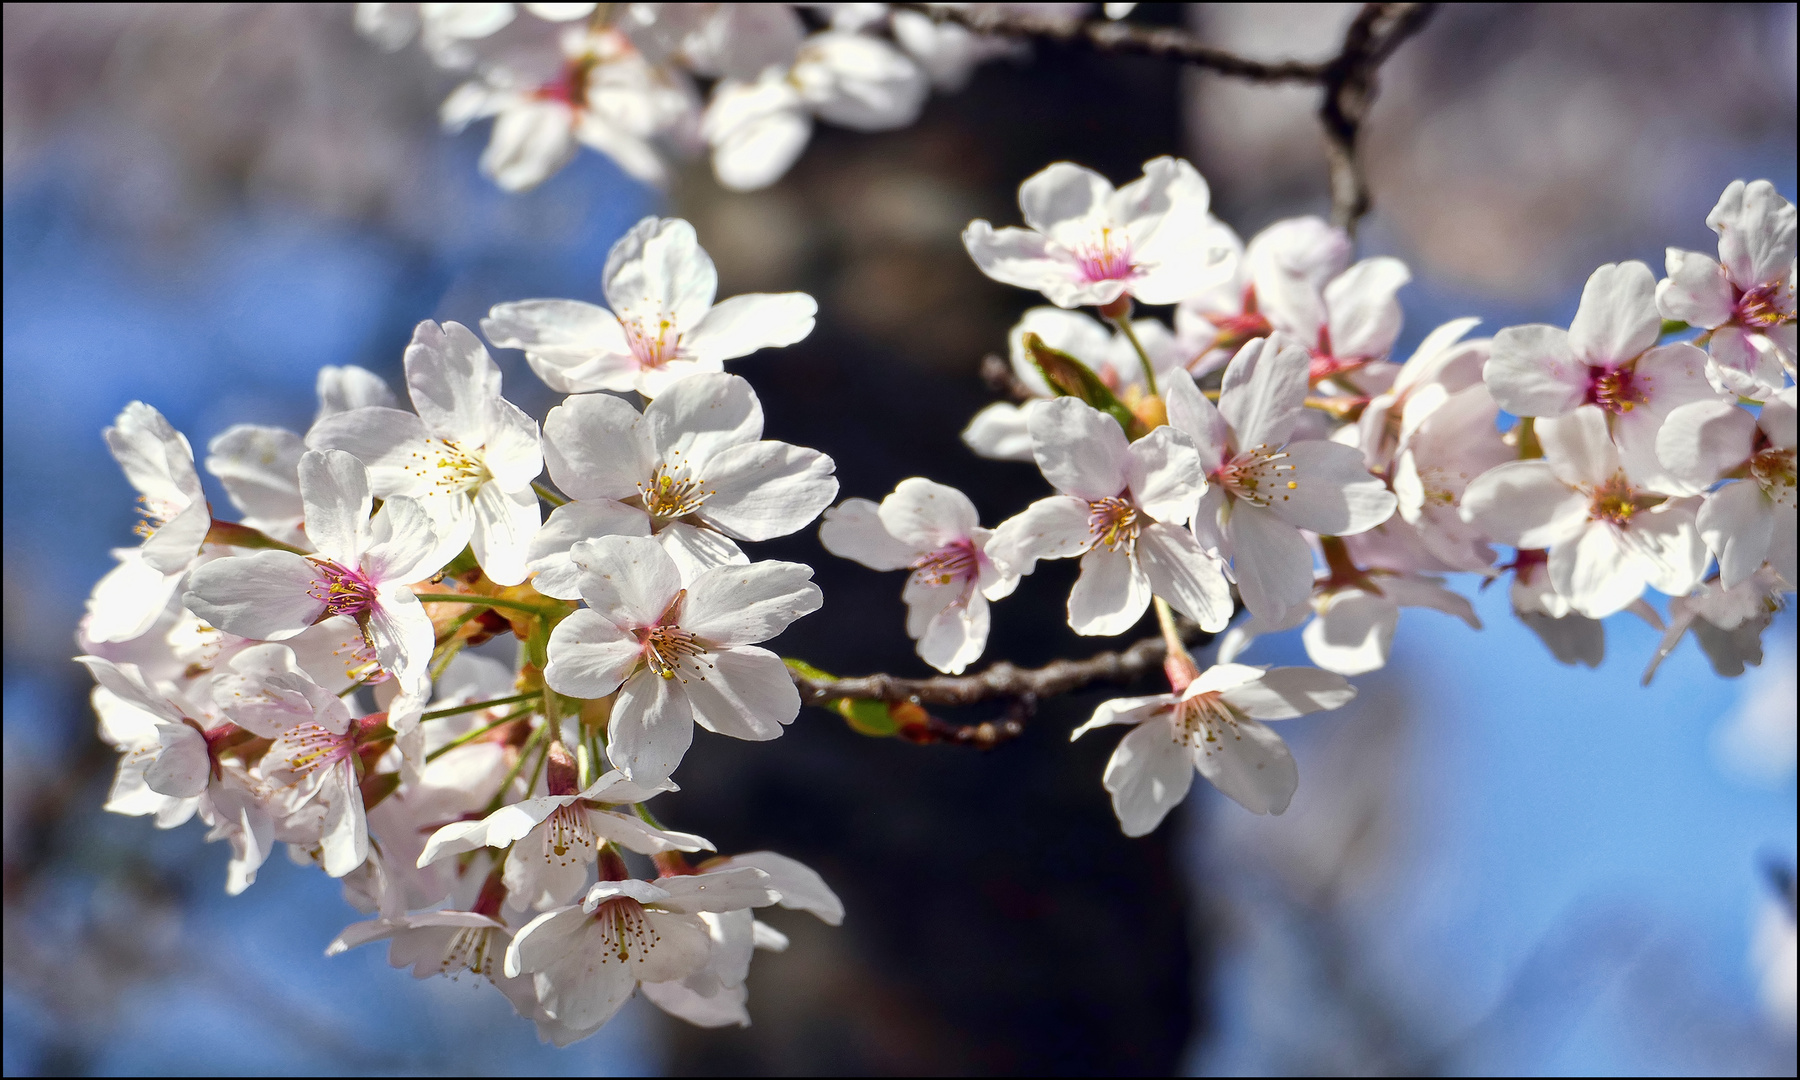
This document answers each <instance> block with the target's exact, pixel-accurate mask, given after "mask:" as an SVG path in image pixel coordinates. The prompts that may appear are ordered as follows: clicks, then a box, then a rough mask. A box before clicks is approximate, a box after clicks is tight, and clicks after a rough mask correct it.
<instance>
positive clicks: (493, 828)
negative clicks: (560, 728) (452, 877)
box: [419, 744, 712, 910]
mask: <svg viewBox="0 0 1800 1080" xmlns="http://www.w3.org/2000/svg"><path fill="white" fill-rule="evenodd" d="M558 745H559V746H560V744H558ZM551 753H552V757H551V760H550V764H549V767H548V772H549V774H550V775H549V777H548V787H549V791H550V794H547V795H541V796H538V797H537V798H532V799H525V800H523V801H521V802H516V803H512V804H510V805H507V806H502V807H501V808H500V809H498V810H496V811H494V812H493V813H491V814H489V815H488V816H486V817H484V818H481V819H479V820H475V821H457V822H452V823H451V824H449V825H445V826H444V827H443V828H441V829H439V830H437V831H436V832H434V833H433V834H432V835H431V839H430V840H429V841H427V842H426V844H425V850H424V851H423V852H421V853H420V855H419V865H420V866H421V867H425V866H430V865H431V864H433V863H435V862H438V861H440V860H443V859H447V858H450V857H452V856H455V855H460V854H462V853H463V852H466V851H474V850H476V849H478V848H481V847H483V846H486V847H494V848H504V847H508V846H511V847H512V851H511V852H510V853H509V854H508V855H507V858H506V870H505V876H504V877H503V879H502V880H503V881H504V882H505V883H506V889H507V895H508V897H509V898H510V900H511V902H512V904H513V906H515V907H526V906H531V907H535V908H538V909H539V910H543V909H546V908H553V907H558V906H560V905H562V904H567V903H568V902H569V901H571V900H573V899H574V898H575V894H576V893H578V892H580V891H581V888H582V886H584V885H586V884H587V881H588V868H589V867H591V866H592V865H593V864H594V860H595V858H596V856H598V854H599V849H600V848H601V847H602V846H604V845H605V844H608V843H612V844H617V845H619V846H620V847H623V848H626V849H628V850H631V851H635V852H638V853H639V854H641V855H654V854H657V853H659V852H664V851H702V850H706V851H710V850H712V844H711V843H710V842H708V841H707V840H705V839H703V838H702V837H698V836H694V835H692V834H690V833H678V832H668V831H666V830H663V829H658V828H655V827H654V826H651V825H649V824H647V823H646V822H644V820H643V819H642V818H639V817H638V816H636V815H635V814H627V813H621V812H619V811H617V810H613V809H610V807H613V806H629V805H631V804H633V803H640V802H644V801H646V800H647V799H649V798H650V797H651V796H653V795H656V794H657V793H659V792H663V791H674V790H675V785H674V783H672V782H670V781H668V780H662V781H659V782H657V783H655V784H648V785H640V784H634V783H632V782H631V781H630V780H627V779H626V778H625V774H624V773H621V772H619V771H617V770H614V771H612V772H609V773H607V774H606V775H604V776H602V777H600V779H598V780H596V781H594V782H593V783H592V784H590V785H589V786H588V787H587V789H586V790H584V791H575V790H564V789H572V788H573V787H574V783H573V774H574V770H573V768H572V766H573V761H572V759H569V758H568V757H567V751H563V752H562V758H563V761H562V762H560V763H559V762H558V760H557V756H556V750H555V749H553V750H552V751H551ZM559 764H560V765H561V768H559ZM559 773H562V774H563V775H560V776H559V775H558V774H559Z"/></svg>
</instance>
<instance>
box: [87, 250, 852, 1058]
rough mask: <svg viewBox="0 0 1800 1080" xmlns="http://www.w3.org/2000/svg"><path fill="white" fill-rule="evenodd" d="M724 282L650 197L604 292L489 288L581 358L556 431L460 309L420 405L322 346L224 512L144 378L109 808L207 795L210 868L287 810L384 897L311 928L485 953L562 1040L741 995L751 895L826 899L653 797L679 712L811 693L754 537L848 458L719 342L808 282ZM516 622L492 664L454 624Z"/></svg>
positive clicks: (748, 710) (252, 868) (812, 879)
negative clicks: (781, 641)
mask: <svg viewBox="0 0 1800 1080" xmlns="http://www.w3.org/2000/svg"><path fill="white" fill-rule="evenodd" d="M716 282H717V278H716V274H715V272H714V269H713V264H712V262H711V260H710V259H709V258H708V257H707V255H706V253H705V252H704V251H702V250H701V249H700V248H699V246H698V244H697V243H696V240H695V237H694V232H693V229H692V227H691V226H689V225H688V224H687V223H686V222H683V221H677V220H659V219H656V218H649V219H646V220H645V221H643V222H641V223H640V224H639V225H638V226H637V227H636V228H634V229H633V230H632V231H631V232H630V233H629V234H628V235H627V236H626V237H625V238H624V239H622V240H621V241H620V242H619V243H618V244H617V245H616V246H615V248H614V250H613V252H612V257H611V259H610V260H609V262H608V264H607V268H606V277H605V289H606V294H607V296H608V297H609V298H610V299H611V301H612V303H613V308H612V310H611V311H608V310H606V309H603V308H598V307H594V306H592V305H587V304H580V303H577V302H575V301H526V302H524V303H520V304H505V305H500V306H499V307H496V308H495V309H494V310H493V312H492V314H491V315H490V317H489V318H488V319H487V320H485V321H484V329H485V330H486V332H487V334H488V337H489V340H490V341H494V342H496V343H504V344H507V345H523V346H524V347H525V348H526V349H527V350H528V355H529V356H530V357H531V363H532V364H533V366H534V367H535V368H536V369H537V370H539V371H540V372H542V373H543V374H544V376H545V378H546V380H547V381H549V382H550V383H551V384H552V385H553V386H556V387H557V388H558V389H563V390H567V391H569V396H568V397H567V398H566V399H565V400H564V401H563V403H562V404H560V405H558V406H557V407H556V408H554V409H553V410H551V412H550V414H549V416H548V417H547V419H546V422H545V424H544V427H543V429H542V430H541V431H540V429H539V427H538V424H537V423H536V421H534V420H533V419H532V418H531V417H530V416H528V415H527V414H526V413H524V412H523V411H522V410H520V409H519V408H518V407H517V406H515V405H513V404H512V403H511V402H509V401H508V400H507V399H506V398H505V397H504V396H503V394H502V386H501V373H500V369H499V367H498V366H497V365H496V364H495V362H494V360H493V358H492V357H491V356H490V355H489V353H488V350H487V347H486V346H485V345H484V344H483V342H482V341H481V339H480V338H478V337H477V336H476V335H475V333H474V332H473V331H471V330H469V329H468V328H466V327H464V326H461V325H459V324H457V323H444V324H442V325H439V324H438V323H435V322H424V323H421V324H419V326H418V328H417V330H416V331H415V332H414V334H413V338H412V342H411V344H410V345H409V346H408V347H407V349H406V352H405V356H404V370H405V378H406V386H405V390H406V395H407V404H410V406H411V408H410V409H409V408H404V407H401V402H400V399H399V398H398V397H397V396H396V395H395V393H394V392H393V391H392V390H391V389H390V388H389V387H388V386H387V385H386V384H385V383H384V382H383V381H382V380H381V379H380V378H379V377H377V376H376V375H374V374H372V373H370V372H368V371H365V370H362V369H360V368H355V367H328V368H325V369H324V370H322V371H321V372H320V374H319V379H318V398H319V407H318V413H317V416H316V418H315V420H314V422H313V424H312V426H311V428H310V429H309V430H308V431H307V432H306V433H305V434H304V435H301V434H298V433H295V432H291V431H286V430H282V429H279V428H270V427H259V426H254V425H238V426H235V427H232V428H230V429H229V430H227V431H225V432H224V433H223V434H221V435H219V436H218V437H217V438H215V439H214V440H212V442H211V443H210V444H209V446H208V447H207V450H208V454H207V457H206V459H205V461H204V462H203V463H201V464H204V467H205V468H206V470H207V471H208V472H210V473H211V474H212V475H213V476H214V477H216V478H217V479H218V480H219V482H220V483H221V484H222V485H223V487H224V490H225V492H226V495H227V496H228V498H229V499H230V501H231V502H232V504H233V505H234V506H235V507H236V508H237V510H238V511H239V512H240V514H241V520H239V521H236V522H231V521H224V520H220V519H218V518H215V517H214V516H213V510H212V507H211V506H210V505H209V504H208V502H207V498H206V494H205V491H204V490H203V487H202V484H201V480H200V475H199V471H198V468H197V463H196V460H195V456H194V453H193V449H192V447H191V445H190V444H189V442H188V440H187V439H186V437H185V436H183V435H182V434H181V433H180V432H179V431H177V430H175V429H174V428H173V427H172V426H171V425H170V424H169V422H168V421H167V420H166V419H165V418H164V417H163V416H162V415H161V414H160V413H158V412H157V411H156V410H155V409H154V408H152V407H151V406H149V405H146V404H143V403H141V402H133V403H131V404H130V405H128V406H127V407H126V408H125V410H124V411H123V412H122V413H120V415H119V417H118V420H117V421H116V422H115V424H114V425H113V426H112V427H110V428H108V429H107V431H106V440H107V443H108V445H109V446H110V447H111V449H112V451H113V453H114V455H115V457H117V459H118V461H119V463H120V465H121V467H122V468H123V469H124V471H125V474H126V476H127V478H128V479H129V480H130V481H131V483H132V485H133V486H134V487H136V488H137V490H138V492H139V493H140V495H141V500H140V501H141V503H142V514H143V520H142V521H141V522H140V524H139V528H138V532H139V533H140V534H141V535H142V537H143V543H142V544H141V545H139V546H138V547H135V548H127V549H120V550H118V551H117V552H115V555H116V558H117V560H118V565H117V567H116V568H115V569H114V570H113V571H112V572H110V573H109V574H107V575H106V577H105V578H103V579H102V580H101V581H100V582H99V584H98V585H97V586H96V587H95V589H94V592H93V594H92V596H91V598H90V600H89V604H88V613H87V615H86V617H85V618H84V619H83V622H82V626H81V631H80V644H81V646H82V649H83V655H82V656H81V657H80V658H79V659H80V661H81V662H82V663H83V664H85V665H86V666H87V668H88V669H89V671H90V672H91V673H92V674H93V676H94V679H95V681H96V683H97V684H98V685H97V687H96V688H95V690H94V692H93V704H94V708H95V710H96V712H97V713H98V715H99V717H100V725H101V735H102V737H103V738H104V739H105V740H106V741H107V742H108V743H109V744H111V745H112V746H114V747H115V748H117V749H118V750H119V751H120V753H121V755H122V756H121V759H120V763H119V770H118V775H117V779H116V780H115V782H114V785H113V788H112V791H111V794H110V797H109V799H108V801H107V808H108V809H109V810H112V811H115V812H118V813H122V814H131V815H140V816H149V817H153V818H154V819H155V821H156V824H157V825H158V826H159V827H162V828H172V827H174V826H177V825H180V824H182V823H184V822H186V821H188V820H189V819H191V818H194V817H196V816H197V817H199V818H200V819H201V820H202V821H204V822H205V823H206V824H207V825H208V826H209V827H210V829H211V831H210V832H209V833H208V834H207V835H208V839H209V840H225V841H228V842H229V843H230V845H231V850H232V858H231V861H230V868H229V871H228V876H227V882H226V887H227V890H228V891H229V892H232V893H238V892H241V891H242V890H244V889H246V888H248V887H249V886H250V885H251V884H252V883H254V882H255V880H256V876H257V872H258V870H259V868H260V867H261V866H262V864H263V862H264V861H265V860H266V859H267V858H268V857H269V855H270V854H271V852H272V851H273V849H274V846H275V845H276V844H277V843H281V844H285V845H286V846H287V849H288V852H289V854H290V855H291V856H292V857H294V858H295V859H296V860H297V861H300V862H303V863H306V862H311V863H316V864H317V865H318V866H319V867H320V868H321V869H323V870H324V871H325V872H326V873H327V874H329V875H330V876H332V877H335V878H339V879H341V880H342V881H343V882H344V891H345V895H346V898H347V899H348V900H349V901H350V902H351V903H352V904H353V905H354V906H356V907H357V908H358V909H360V910H362V911H363V912H365V913H367V914H369V915H371V916H373V918H371V919H369V920H368V921H365V922H359V923H356V924H354V925H352V926H350V927H349V928H347V929H346V930H345V931H344V932H343V934H342V935H340V936H339V937H338V939H337V940H336V941H335V942H333V943H332V945H331V947H330V950H329V951H332V952H336V951H340V950H343V949H347V948H350V947H352V946H355V945H360V944H363V943H367V942H372V941H377V940H386V941H388V942H389V958H390V960H391V961H392V962H393V964H394V965H395V966H397V967H410V968H412V970H413V972H414V974H415V975H417V976H419V977H425V976H428V975H435V974H446V975H450V976H452V977H455V976H457V975H458V974H460V973H465V972H468V973H473V974H474V975H475V976H478V977H480V978H482V979H484V980H487V981H491V982H492V983H493V984H494V985H495V986H496V987H497V988H499V990H500V991H501V992H502V993H503V994H505V995H506V997H507V998H508V999H509V1000H510V1001H511V1002H512V1004H513V1005H514V1006H515V1008H516V1009H517V1010H518V1011H519V1013H520V1014H521V1015H524V1016H527V1017H530V1018H531V1019H533V1020H534V1021H535V1022H536V1023H537V1026H538V1030H539V1032H540V1034H541V1035H542V1036H543V1037H544V1038H545V1039H547V1040H550V1041H554V1042H556V1043H557V1044H559V1045H563V1044H567V1043H569V1042H572V1041H574V1040H576V1039H580V1038H583V1037H585V1036H587V1035H589V1034H591V1033H593V1032H594V1031H595V1030H597V1029H598V1028H599V1027H600V1026H601V1025H602V1024H604V1023H605V1022H606V1021H607V1019H608V1018H610V1017H611V1016H612V1015H613V1014H614V1013H615V1012H616V1011H617V1010H618V1008H619V1007H620V1006H621V1005H622V1004H623V1003H624V1002H625V1001H626V1000H627V999H628V998H629V997H630V996H631V995H632V994H633V993H634V992H636V991H637V990H638V989H640V988H641V989H642V990H643V993H644V995H645V996H646V997H648V998H650V999H651V1000H652V1001H654V1002H656V1003H657V1004H658V1005H659V1006H661V1007H662V1008H663V1009H665V1010H667V1011H668V1012H670V1013H672V1014H674V1015H676V1016H680V1017H682V1018H684V1019H687V1020H690V1021H692V1022H694V1023H696V1024H702V1025H708V1026H713V1025H722V1024H733V1023H736V1024H744V1023H748V1022H749V1015H748V1013H747V1012H746V1008H745V1002H746V993H747V991H746V988H745V978H746V976H747V974H748V969H749V963H750V959H751V956H752V953H753V951H754V950H755V949H756V948H769V949H780V948H785V947H786V939H785V938H784V937H783V936H782V935H781V934H780V933H779V932H778V931H776V930H774V929H773V928H771V927H769V926H767V925H765V924H763V923H761V922H759V921H757V919H756V918H755V912H756V909H758V908H762V907H767V906H770V905H777V904H778V905H781V906H784V907H789V908H797V909H801V910H805V911H810V912H812V913H813V914H815V915H817V916H818V917H819V918H821V919H823V920H825V921H826V922H828V923H832V924H836V923H837V922H839V921H840V920H841V919H842V917H843V906H842V905H841V903H840V902H839V901H838V899H837V897H836V896H835V895H834V894H833V892H832V891H831V889H830V888H829V887H828V886H827V885H826V884H825V882H824V881H823V880H822V879H821V878H820V877H819V875H818V874H816V873H815V872H813V871H812V870H810V869H809V868H807V867H805V866H804V865H802V864H800V863H798V862H796V861H794V860H793V859H789V858H786V857H784V856H781V855H778V854H776V853H773V852H767V851H760V852H749V853H744V854H738V855H732V856H718V855H714V854H711V853H712V852H713V851H714V848H713V845H712V843H711V842H709V841H708V840H706V839H705V838H703V837H700V836H696V835H694V834H692V833H686V832H678V831H674V830H671V829H669V828H667V827H665V826H664V825H663V824H662V823H661V822H659V821H658V819H657V818H656V817H655V815H654V814H652V813H651V811H650V810H649V808H648V807H647V806H646V803H648V802H649V801H650V800H652V799H653V798H655V797H656V796H657V795H659V794H661V793H664V792H668V791H673V790H676V784H675V782H674V780H673V779H672V776H673V774H674V773H675V771H676V769H677V767H678V766H679V764H680V763H681V760H682V757H683V756H684V754H685V753H686V751H687V749H688V746H689V744H690V742H691V741H692V739H693V732H694V727H695V725H696V724H697V725H699V726H700V727H703V728H705V729H707V730H709V731H714V732H719V733H722V734H726V735H730V736H733V737H736V738H741V739H753V740H766V739H773V738H775V737H777V736H779V735H780V734H781V733H782V731H783V729H784V725H786V724H788V723H789V722H791V721H792V720H793V719H794V717H795V715H796V714H797V713H798V712H799V709H800V698H799V695H798V692H797V691H796V689H795V686H794V683H793V681H792V679H791V677H790V676H789V674H788V669H787V666H786V665H785V664H784V663H783V662H782V660H781V659H780V658H779V657H778V656H776V655H775V654H774V653H772V652H769V651H768V650H766V649H763V648H760V647H759V645H758V643H760V642H764V641H767V640H769V639H770V638H773V637H775V636H776V635H778V634H780V633H781V632H782V630H784V629H785V628H786V627H787V626H788V625H789V624H790V623H792V622H793V621H794V620H796V619H798V618H800V617H801V616H803V615H807V614H809V613H811V612H813V611H815V610H817V609H818V607H819V606H820V603H821V596H820V592H819V589H818V587H817V586H815V585H814V584H813V583H812V581H811V578H812V570H811V568H810V567H806V566H802V565H799V564H795V563H787V562H769V561H763V562H752V561H751V560H750V558H749V556H748V555H747V554H745V552H744V550H743V548H742V547H740V546H739V545H740V544H743V543H749V542H753V541H757V540H764V539H768V538H770V537H775V536H781V535H785V534H787V533H791V532H793V531H795V530H797V529H799V528H802V527H804V526H805V525H807V524H808V523H809V522H811V521H812V520H813V519H815V518H816V517H817V516H818V514H819V512H820V511H821V510H823V509H824V508H825V506H827V505H828V504H829V503H830V502H831V501H832V500H833V499H834V498H835V497H836V495H837V481H836V480H835V479H834V478H833V476H832V472H833V464H832V461H831V459H830V458H829V457H827V456H825V455H824V454H821V453H819V452H817V451H814V450H808V449H804V448H801V447H797V446H792V445H789V444H788V443H784V442H780V441H777V440H772V439H764V438H763V437H762V436H763V417H762V407H761V404H760V402H759V401H758V400H757V397H756V394H755V393H754V392H753V391H752V390H751V388H750V386H749V384H748V383H747V382H745V380H744V379H742V378H741V377H739V376H736V375H731V374H727V373H725V372H724V371H723V370H722V360H723V359H725V358H729V357H738V356H743V355H746V354H748V353H751V352H754V351H756V350H758V349H761V348H763V347H765V346H769V345H779V344H788V343H791V342H793V341H797V340H799V339H801V338H804V337H805V336H806V335H807V334H808V333H809V332H810V331H811V329H812V322H813V310H814V308H813V303H812V300H811V299H810V298H809V297H806V296H802V295H799V294H789V295H785V296H754V295H753V296H739V297H733V298H731V299H728V300H726V301H724V302H723V303H720V304H716V305H715V304H714V303H713V299H714V292H715V288H716ZM604 391H614V393H606V392H604ZM633 391H635V397H634V398H632V399H630V400H628V399H627V398H626V397H625V396H623V394H621V393H620V392H633ZM634 400H635V401H640V402H642V403H643V404H642V407H641V408H640V407H639V406H638V405H637V404H633V401H634ZM546 469H547V471H548V475H549V478H550V480H551V481H552V482H554V484H555V485H556V486H557V487H558V488H560V490H561V492H562V493H563V494H558V493H557V491H556V490H555V489H553V488H551V487H550V486H549V484H546V483H543V482H541V481H540V479H539V478H540V475H541V474H543V473H544V472H545V471H546ZM545 502H548V503H550V504H552V505H553V507H554V509H553V510H552V512H551V513H550V514H549V516H548V518H546V517H545V516H544V514H543V505H544V503H545ZM506 637H513V638H516V639H517V643H516V649H515V650H514V653H515V660H514V662H513V663H511V664H508V663H504V662H502V659H500V658H497V657H496V656H495V655H494V652H495V650H494V649H493V648H489V649H484V650H475V651H472V650H473V647H475V646H479V645H482V644H484V643H486V642H488V641H490V640H493V639H496V638H506ZM501 652H502V653H504V652H505V650H501ZM628 855H629V857H630V858H631V859H638V861H637V862H636V863H635V864H634V863H632V862H629V861H628ZM690 856H692V857H693V858H692V859H690ZM639 857H643V858H641V859H640V858H639ZM696 860H698V861H696Z"/></svg>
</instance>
